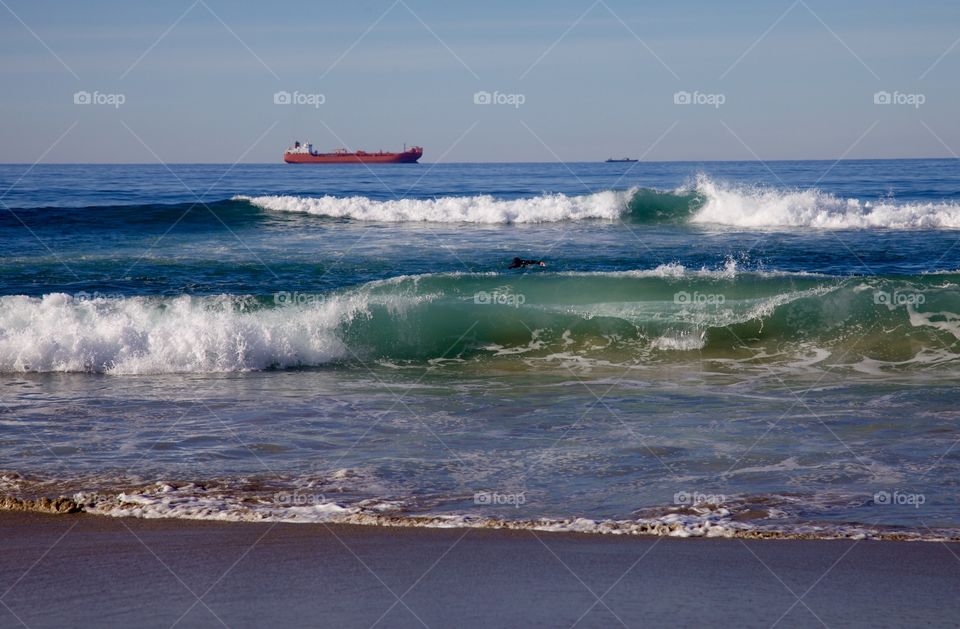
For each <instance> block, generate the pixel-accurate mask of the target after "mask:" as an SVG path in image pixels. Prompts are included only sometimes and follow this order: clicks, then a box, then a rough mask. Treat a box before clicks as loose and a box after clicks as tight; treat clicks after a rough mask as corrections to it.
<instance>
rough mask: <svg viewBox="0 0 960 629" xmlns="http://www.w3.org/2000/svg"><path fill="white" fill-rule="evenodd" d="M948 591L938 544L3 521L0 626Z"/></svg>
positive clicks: (499, 621)
mask: <svg viewBox="0 0 960 629" xmlns="http://www.w3.org/2000/svg"><path fill="white" fill-rule="evenodd" d="M958 592H960V545H945V544H939V543H931V542H876V541H863V542H852V541H806V540H756V541H754V540H746V541H741V540H725V539H711V540H703V539H670V538H637V537H633V538H624V537H614V536H585V535H577V534H550V533H537V534H533V533H531V532H529V531H486V530H462V529H461V530H439V529H401V528H396V529H392V528H382V527H362V526H330V527H326V526H323V525H315V524H309V525H303V524H278V525H271V524H260V523H256V524H247V523H217V522H195V521H184V520H138V519H133V518H123V519H114V518H105V517H98V516H90V515H59V516H54V515H45V514H33V513H0V627H21V626H24V625H26V626H28V627H31V628H37V627H63V626H77V627H129V626H137V627H171V626H172V625H174V624H176V626H177V627H215V626H223V625H226V626H230V627H263V626H309V627H371V626H373V625H376V626H380V627H423V626H427V627H454V626H456V627H531V626H533V627H570V626H573V625H575V624H576V626H578V627H612V626H623V625H626V626H629V627H639V626H643V627H667V626H692V625H697V626H705V625H711V624H717V625H737V626H746V627H771V626H773V625H776V626H778V627H822V626H824V625H826V626H829V627H835V626H836V627H839V626H844V627H847V626H861V627H898V626H944V627H946V626H957V624H960V597H958V596H957V593H958ZM621 623H622V624H621Z"/></svg>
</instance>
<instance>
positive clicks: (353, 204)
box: [234, 190, 636, 223]
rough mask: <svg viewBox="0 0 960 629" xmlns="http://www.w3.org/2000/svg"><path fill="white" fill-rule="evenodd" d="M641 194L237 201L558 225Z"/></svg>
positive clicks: (365, 214) (611, 211)
mask: <svg viewBox="0 0 960 629" xmlns="http://www.w3.org/2000/svg"><path fill="white" fill-rule="evenodd" d="M635 192H636V190H623V191H614V190H606V191H603V192H597V193H594V194H587V195H581V196H568V195H565V194H559V193H558V194H545V195H540V196H535V197H527V198H522V199H497V198H495V197H493V196H490V195H476V196H458V197H439V198H436V199H395V200H390V201H377V200H374V199H370V198H367V197H363V196H353V197H334V196H329V195H328V196H323V197H300V196H258V197H248V196H237V197H234V200H236V201H247V202H249V203H252V204H253V205H255V206H257V207H260V208H264V209H267V210H273V211H278V212H303V213H306V214H313V215H317V216H326V217H330V218H350V219H354V220H361V221H382V222H391V223H399V222H433V223H552V222H559V221H572V220H583V219H604V220H615V219H618V218H619V217H620V216H621V215H622V214H623V212H624V209H625V208H626V206H627V203H628V202H629V201H630V199H631V197H632V196H633V195H634V193H635Z"/></svg>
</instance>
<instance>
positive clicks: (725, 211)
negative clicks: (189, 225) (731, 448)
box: [233, 175, 960, 229]
mask: <svg viewBox="0 0 960 629" xmlns="http://www.w3.org/2000/svg"><path fill="white" fill-rule="evenodd" d="M233 200H234V201H242V202H248V203H251V204H253V205H254V206H256V207H259V208H262V209H266V210H271V211H277V212H301V213H306V214H313V215H316V216H324V217H330V218H341V219H353V220H359V221H380V222H418V221H419V222H435V223H486V224H498V223H499V224H510V223H549V222H559V221H581V220H606V221H616V220H623V221H626V222H631V223H697V224H715V225H725V226H730V227H738V228H758V229H776V228H797V227H809V228H816V229H877V228H886V229H958V228H960V204H958V203H956V202H949V201H941V202H900V201H896V200H894V199H891V198H882V199H878V200H861V199H854V198H845V197H839V196H835V195H833V194H830V193H828V192H824V191H822V190H818V189H807V190H799V189H797V190H789V189H778V188H769V187H762V186H747V185H737V184H727V183H723V182H717V181H714V180H712V179H710V178H708V177H706V176H702V175H701V176H699V177H697V178H696V180H695V181H694V182H692V183H691V184H689V185H687V186H683V187H681V188H678V189H676V190H670V191H664V190H654V189H650V188H631V189H629V190H616V191H615V190H606V191H601V192H596V193H594V194H587V195H579V196H577V195H565V194H545V195H540V196H535V197H526V198H519V199H498V198H496V197H493V196H490V195H478V196H451V197H439V198H435V199H396V200H389V201H379V200H374V199H370V198H367V197H363V196H352V197H335V196H322V197H302V196H256V197H250V196H237V197H234V199H233Z"/></svg>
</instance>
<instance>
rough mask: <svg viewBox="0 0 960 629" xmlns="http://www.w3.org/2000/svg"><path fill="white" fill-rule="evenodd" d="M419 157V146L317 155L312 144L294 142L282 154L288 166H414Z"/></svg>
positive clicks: (421, 151) (420, 153) (420, 148)
mask: <svg viewBox="0 0 960 629" xmlns="http://www.w3.org/2000/svg"><path fill="white" fill-rule="evenodd" d="M421 155H423V148H422V147H419V146H414V147H412V148H409V149H408V148H407V147H406V146H404V147H403V152H402V153H387V152H384V151H379V152H377V153H367V152H366V151H356V152H354V153H350V152H348V151H347V149H337V150H336V151H334V152H333V153H317V152H316V151H314V150H313V145H312V144H309V143H307V144H301V143H300V142H294V143H293V146H291V147H290V148H288V149H287V150H286V151H284V152H283V161H285V162H286V163H288V164H414V163H416V161H417V160H418V159H420V156H421Z"/></svg>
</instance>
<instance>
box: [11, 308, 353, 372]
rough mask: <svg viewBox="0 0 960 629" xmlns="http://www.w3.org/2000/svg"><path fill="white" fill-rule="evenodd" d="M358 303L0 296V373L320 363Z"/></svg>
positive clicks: (334, 354)
mask: <svg viewBox="0 0 960 629" xmlns="http://www.w3.org/2000/svg"><path fill="white" fill-rule="evenodd" d="M362 307H363V304H361V303H358V302H355V301H351V300H349V299H347V300H341V301H330V302H328V303H326V304H323V307H321V308H310V309H305V308H300V309H297V308H283V309H252V308H246V307H245V306H244V304H243V302H242V298H237V297H229V296H222V297H205V298H197V297H189V296H184V297H178V298H175V299H172V300H160V299H156V298H145V297H130V298H126V299H95V300H83V299H75V298H74V297H71V296H70V295H65V294H62V293H56V294H51V295H46V296H44V297H43V298H34V297H25V296H12V297H3V298H0V371H2V372H28V371H34V372H48V371H61V372H78V371H79V372H103V373H116V374H139V373H173V372H228V371H243V370H253V369H266V368H270V367H292V366H298V365H319V364H323V363H326V362H329V361H331V360H336V359H338V358H340V357H342V356H344V355H345V354H346V348H345V347H344V346H343V344H342V343H341V342H340V341H339V340H338V339H337V337H336V336H335V335H334V333H333V329H334V327H335V325H336V324H337V323H338V322H339V321H340V320H342V319H343V318H344V317H346V316H349V315H350V314H351V313H353V312H356V311H357V310H360V309H361V308H362Z"/></svg>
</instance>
